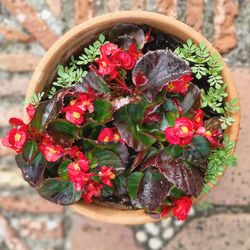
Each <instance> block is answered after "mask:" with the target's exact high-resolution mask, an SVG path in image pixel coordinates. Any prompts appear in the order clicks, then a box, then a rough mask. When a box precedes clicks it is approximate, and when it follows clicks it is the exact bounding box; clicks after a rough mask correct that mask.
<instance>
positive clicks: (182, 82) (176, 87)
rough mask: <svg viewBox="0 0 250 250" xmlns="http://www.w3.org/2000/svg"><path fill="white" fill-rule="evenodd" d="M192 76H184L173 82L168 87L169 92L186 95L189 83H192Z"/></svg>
mask: <svg viewBox="0 0 250 250" xmlns="http://www.w3.org/2000/svg"><path fill="white" fill-rule="evenodd" d="M192 79H193V77H192V76H191V75H183V76H181V77H179V78H178V79H177V80H176V81H172V82H170V83H169V84H168V85H167V90H168V91H170V92H174V93H182V94H185V93H186V92H187V90H188V87H189V82H190V81H192Z"/></svg>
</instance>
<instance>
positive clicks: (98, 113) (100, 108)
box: [93, 99, 113, 123]
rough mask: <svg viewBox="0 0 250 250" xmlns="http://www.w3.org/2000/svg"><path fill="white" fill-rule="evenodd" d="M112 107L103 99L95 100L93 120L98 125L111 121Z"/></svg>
mask: <svg viewBox="0 0 250 250" xmlns="http://www.w3.org/2000/svg"><path fill="white" fill-rule="evenodd" d="M112 116H113V113H112V105H111V103H110V102H109V101H106V100H104V99H96V100H95V101H94V116H93V119H94V120H95V121H97V122H99V123H106V122H108V121H110V120H111V119H112Z"/></svg>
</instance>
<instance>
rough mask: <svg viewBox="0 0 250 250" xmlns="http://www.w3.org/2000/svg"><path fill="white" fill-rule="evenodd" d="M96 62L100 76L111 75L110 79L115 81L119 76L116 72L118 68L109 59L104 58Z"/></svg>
mask: <svg viewBox="0 0 250 250" xmlns="http://www.w3.org/2000/svg"><path fill="white" fill-rule="evenodd" d="M96 62H97V64H98V70H97V72H98V73H99V74H100V75H110V79H114V78H115V77H116V76H117V74H119V73H118V72H117V70H116V66H115V65H114V64H113V63H112V62H110V61H109V59H108V58H106V57H103V58H100V59H98V60H96Z"/></svg>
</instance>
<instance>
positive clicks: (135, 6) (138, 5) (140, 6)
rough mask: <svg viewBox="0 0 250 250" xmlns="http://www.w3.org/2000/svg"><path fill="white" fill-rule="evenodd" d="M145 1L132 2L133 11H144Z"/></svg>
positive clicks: (133, 0)
mask: <svg viewBox="0 0 250 250" xmlns="http://www.w3.org/2000/svg"><path fill="white" fill-rule="evenodd" d="M145 4H146V3H145V0H132V1H131V9H133V10H143V9H144V8H145Z"/></svg>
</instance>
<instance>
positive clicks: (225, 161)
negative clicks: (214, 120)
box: [203, 135, 237, 193]
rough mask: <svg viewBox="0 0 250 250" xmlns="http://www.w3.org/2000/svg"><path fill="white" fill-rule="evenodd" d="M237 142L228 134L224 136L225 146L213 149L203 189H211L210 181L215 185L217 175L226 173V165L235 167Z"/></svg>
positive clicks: (205, 190) (207, 190) (206, 190)
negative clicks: (234, 150) (234, 151)
mask: <svg viewBox="0 0 250 250" xmlns="http://www.w3.org/2000/svg"><path fill="white" fill-rule="evenodd" d="M234 145H235V143H234V142H233V141H230V140H229V137H228V136H226V135H225V136H224V141H223V147H221V148H219V149H216V150H212V154H211V155H210V157H209V158H208V166H207V169H206V174H205V185H204V187H203V191H204V192H206V193H208V192H209V191H210V186H209V183H211V184H213V185H215V184H216V182H217V181H216V177H217V176H221V175H223V173H224V170H225V168H226V167H235V166H236V164H237V158H236V156H234V155H232V150H233V148H234Z"/></svg>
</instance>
